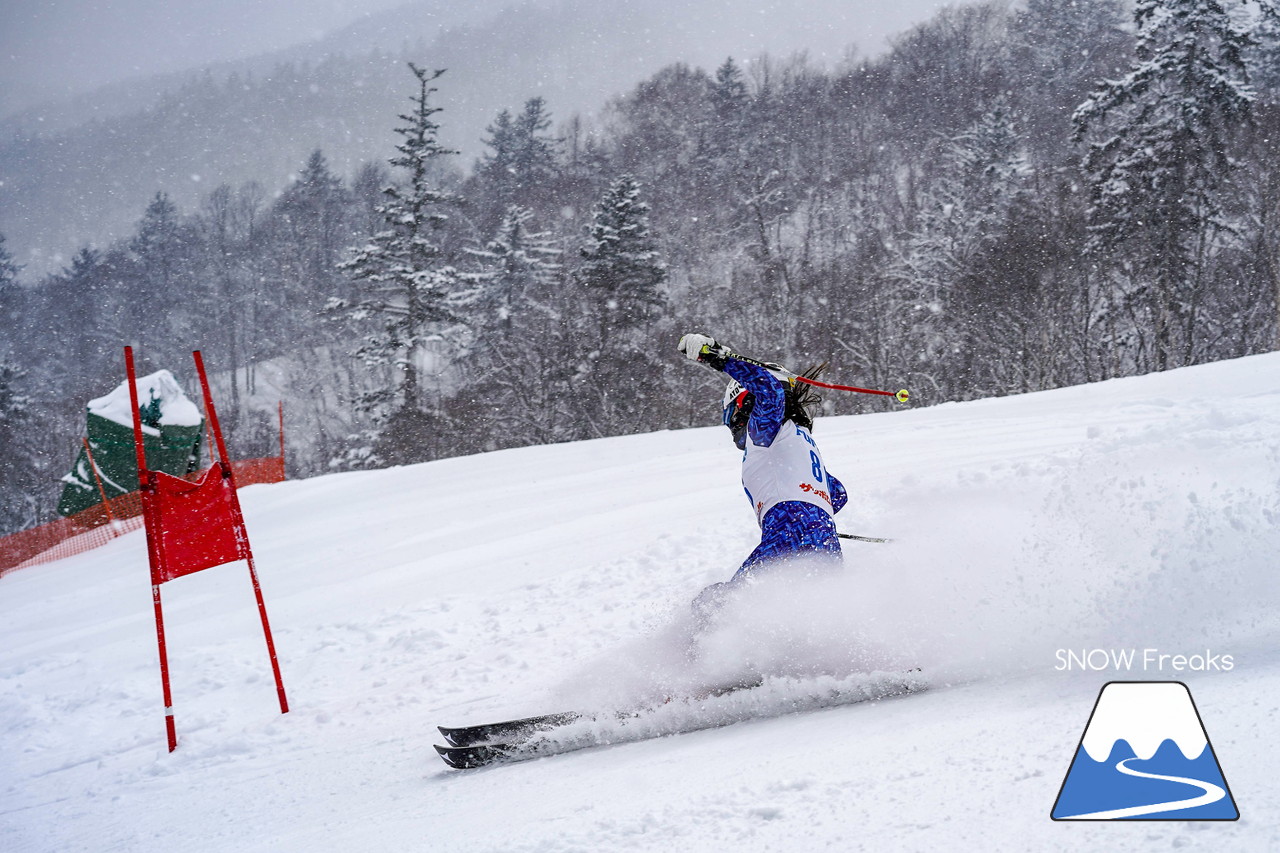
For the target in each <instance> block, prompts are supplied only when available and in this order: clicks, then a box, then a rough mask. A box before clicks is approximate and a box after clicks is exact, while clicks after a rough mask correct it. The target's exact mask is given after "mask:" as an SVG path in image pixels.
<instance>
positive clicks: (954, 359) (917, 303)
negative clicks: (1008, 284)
mask: <svg viewBox="0 0 1280 853" xmlns="http://www.w3.org/2000/svg"><path fill="white" fill-rule="evenodd" d="M942 161H943V164H944V168H945V171H944V173H943V175H942V178H941V179H940V180H939V181H938V182H937V184H936V186H935V187H934V189H933V191H932V192H930V193H929V194H928V196H927V197H926V199H925V201H924V204H923V205H922V207H921V211H920V215H919V223H918V226H917V229H916V231H915V233H914V234H913V235H912V236H911V238H910V240H909V241H908V242H907V244H906V247H905V251H903V253H902V254H901V256H900V257H899V259H898V262H897V264H896V265H895V267H894V270H893V274H894V275H895V276H896V277H897V278H898V280H899V281H900V282H901V284H902V286H903V287H902V289H901V290H900V291H899V293H900V296H899V299H900V300H901V302H900V305H899V309H898V311H897V312H895V313H896V314H897V319H898V321H899V322H901V323H902V324H903V325H904V327H906V328H907V329H909V332H908V339H909V340H910V341H911V344H910V347H911V349H912V351H913V353H912V354H913V356H914V359H915V361H916V364H915V365H914V367H913V369H915V370H918V371H921V372H922V373H923V374H925V375H927V376H929V379H930V381H931V383H932V384H934V385H935V386H944V385H946V384H948V383H958V387H952V388H948V389H947V392H948V395H954V396H955V397H960V398H963V397H967V396H972V394H973V391H974V390H975V389H974V382H975V376H974V372H973V371H974V363H973V362H974V355H975V353H974V352H973V347H972V345H960V346H956V345H955V338H956V333H957V332H959V333H961V334H964V335H966V336H970V337H971V336H973V335H974V334H975V332H977V330H979V329H980V328H981V327H983V326H984V325H985V324H988V323H989V322H990V311H991V310H993V309H994V308H996V307H998V306H999V305H1000V303H1001V302H1002V301H1003V300H1005V299H1007V298H1008V296H1009V294H1008V293H1006V292H1001V291H1000V290H999V289H998V288H997V286H996V284H995V282H994V281H993V280H992V279H993V276H992V275H990V272H991V270H990V269H989V262H990V257H991V254H992V252H993V251H994V249H995V247H996V246H997V245H998V244H999V243H1000V241H1001V240H1002V239H1003V237H1004V235H1005V233H1006V231H1007V229H1008V226H1009V221H1010V212H1011V210H1013V209H1014V206H1015V205H1016V204H1017V202H1018V199H1019V198H1020V196H1021V194H1022V193H1023V191H1024V186H1025V182H1026V178H1027V176H1028V174H1029V171H1030V170H1029V168H1028V166H1027V163H1026V159H1025V156H1024V154H1023V150H1022V140H1021V137H1020V136H1019V134H1018V133H1017V131H1016V129H1015V127H1014V124H1013V119H1012V116H1011V115H1010V113H1009V107H1008V104H1007V102H1005V101H1004V100H1003V99H1000V100H998V101H997V103H996V105H995V106H994V107H993V108H992V109H991V111H990V112H988V113H986V114H985V115H984V116H983V117H982V118H981V119H979V120H978V121H977V122H976V123H974V125H973V126H972V127H970V128H968V129H967V130H966V131H965V132H963V133H961V134H959V135H958V136H957V137H955V138H954V139H952V140H950V141H949V142H948V144H947V145H946V146H945V148H944V150H943V156H942Z"/></svg>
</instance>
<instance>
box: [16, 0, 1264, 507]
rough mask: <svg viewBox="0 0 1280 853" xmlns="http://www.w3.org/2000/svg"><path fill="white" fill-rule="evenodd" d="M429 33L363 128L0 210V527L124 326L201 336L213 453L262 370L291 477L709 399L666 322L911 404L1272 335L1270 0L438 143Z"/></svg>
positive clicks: (509, 115) (520, 115)
mask: <svg viewBox="0 0 1280 853" xmlns="http://www.w3.org/2000/svg"><path fill="white" fill-rule="evenodd" d="M430 63H431V58H430V57H423V58H422V60H421V63H420V64H414V65H411V66H409V67H406V68H405V69H404V72H403V79H402V83H403V89H404V93H403V94H404V97H403V105H404V112H403V113H402V114H401V115H399V116H396V115H388V116H387V117H386V124H385V134H386V136H387V138H388V139H389V140H391V141H393V142H394V144H395V145H396V151H397V153H396V155H395V156H394V157H393V158H391V160H390V161H388V162H373V163H367V164H365V165H364V166H362V167H361V168H360V169H358V170H357V171H356V172H355V173H354V174H351V175H338V174H335V173H334V171H333V170H332V169H331V168H330V165H329V162H328V160H327V158H326V156H325V153H324V149H323V147H321V148H320V149H319V150H317V151H315V153H314V154H312V155H311V157H310V158H309V159H308V160H307V161H306V162H305V163H299V164H297V172H296V176H295V178H294V179H293V180H292V181H291V182H290V183H289V184H288V185H287V186H282V187H264V186H262V185H260V184H256V183H249V184H244V185H239V186H232V185H226V184H224V185H221V186H216V187H214V188H212V189H211V191H210V192H209V193H208V194H207V195H206V196H205V197H204V199H203V201H202V202H201V203H200V204H199V206H198V207H197V208H196V209H193V210H180V209H178V207H177V205H176V204H175V203H174V202H173V201H172V200H171V199H170V198H169V197H168V195H167V194H166V193H165V192H159V193H157V194H156V195H155V197H154V198H153V199H152V201H151V202H150V204H148V205H147V206H146V208H145V209H144V210H140V211H139V212H138V222H137V227H136V229H135V231H134V233H133V235H132V236H130V237H129V238H128V239H125V240H121V241H120V242H118V243H116V244H113V245H110V246H106V247H101V248H92V247H87V246H86V247H80V248H78V249H77V248H75V247H68V253H69V254H70V253H74V257H73V259H72V261H71V263H70V264H69V265H67V266H66V268H65V269H63V270H62V271H60V272H58V273H56V274H52V275H48V276H45V277H43V278H41V279H39V280H36V281H28V280H26V279H24V277H23V274H22V270H21V268H20V267H19V266H18V265H17V264H16V263H15V262H14V260H13V257H12V255H11V254H10V253H9V252H7V251H5V248H4V242H3V237H2V236H0V324H2V325H3V328H5V329H6V332H5V334H4V337H3V338H2V339H0V421H2V422H3V426H2V428H0V532H2V531H9V530H16V529H21V528H23V527H27V526H30V525H32V524H34V523H38V522H41V521H46V520H48V519H49V518H50V517H51V516H52V513H53V507H54V505H55V504H56V501H57V495H58V492H59V489H60V484H59V482H58V481H59V478H60V477H61V476H62V475H63V474H65V473H66V471H67V470H68V468H69V466H70V463H71V461H72V458H73V455H74V449H75V448H76V447H77V446H78V443H79V440H80V436H81V435H82V434H83V428H84V405H85V403H86V402H87V401H88V400H89V399H91V398H93V397H97V396H100V395H102V394H105V393H107V392H108V391H109V390H111V388H113V387H114V386H115V385H117V384H118V383H119V382H120V381H121V380H122V377H123V368H122V358H121V347H122V346H123V345H125V344H133V345H135V346H136V347H137V348H138V350H139V356H140V357H141V360H142V361H141V367H142V369H143V370H148V369H158V368H161V367H164V368H168V369H170V370H172V371H173V372H174V373H175V374H178V375H179V376H180V377H183V378H186V379H190V374H191V369H190V363H191V358H190V352H191V350H192V349H197V348H198V349H200V350H202V352H203V354H204V358H205V362H206V364H207V365H208V366H209V367H210V369H211V370H212V371H214V372H216V373H218V374H219V379H218V392H217V393H218V399H219V406H220V416H221V420H222V422H223V427H224V429H225V430H227V432H228V437H229V443H230V444H231V447H232V451H233V453H234V454H235V455H237V456H241V457H244V456H254V455H265V454H268V453H270V452H272V451H271V448H272V447H273V441H274V434H273V420H272V416H273V414H274V411H275V403H276V401H277V400H278V399H283V400H284V405H285V411H286V423H287V430H288V436H289V446H290V451H289V456H288V460H287V463H288V470H289V473H290V475H291V476H299V477H305V476H312V475H316V474H320V473H324V472H329V471H335V470H350V469H353V468H359V467H370V466H383V465H393V464H406V463H411V462H417V461H423V460H427V459H433V458H439V457H443V456H453V455H460V454H466V453H473V452H477V451H483V450H491V449H497V448H502V447H510V446H518V445H526V444H540V443H547V442H557V441H570V440H578V439H585V438H592V437H599V436H605V435H615V434H622V433H630V432H641V431H649V430H654V429H663V428H674V427H685V426H692V425H707V424H712V423H715V422H716V415H717V414H718V412H717V403H718V400H719V388H720V383H718V382H717V381H716V380H717V377H716V376H715V375H714V374H712V373H711V372H710V371H706V370H699V369H696V368H694V367H692V366H691V365H689V364H686V363H683V358H682V357H680V356H679V354H678V353H676V351H675V343H676V340H677V339H678V336H679V334H680V333H681V332H684V331H691V330H700V331H707V332H710V333H711V334H713V335H716V336H717V337H719V338H720V339H721V340H722V341H723V342H725V343H727V344H728V345H730V346H731V347H734V348H737V349H739V350H741V351H743V352H745V353H748V354H751V355H754V356H756V357H760V358H765V359H769V360H775V361H779V362H781V363H783V364H786V365H787V366H789V367H791V368H793V369H800V368H803V367H806V366H808V365H810V364H813V363H818V362H827V361H829V362H830V363H831V373H830V377H831V378H834V379H836V380H837V381H841V380H843V381H848V382H851V383H853V384H857V385H861V386H867V387H873V388H875V387H883V388H889V389H891V390H896V389H897V388H899V387H907V388H910V389H911V392H912V397H913V401H914V404H917V405H928V404H933V403H939V402H943V401H948V400H966V399H973V398H978V397H987V396H994V395H1002V394H1010V393H1020V392H1027V391H1034V390H1040V389H1046V388H1053V387H1059V386H1063V385H1070V384H1077V383H1082V382H1090V381H1097V380H1101V379H1106V378H1109V377H1116V376H1124V375H1132V374H1137V373H1145V372H1150V371H1157V370H1165V369H1170V368H1174V367H1179V366H1183V365H1188V364H1195V363H1199V362H1205V361H1212V360H1217V359H1224V358H1234V357H1238V356H1243V355H1247V354H1251V353H1257V352H1263V351H1269V350H1272V349H1276V348H1277V347H1278V346H1280V13H1278V12H1277V7H1276V6H1275V5H1274V2H1273V0H1253V2H1244V0H1240V2H1229V3H1226V4H1225V5H1220V4H1219V3H1216V2H1208V0H1137V2H1136V3H1132V4H1130V3H1122V2H1120V0H1075V2H1071V3H1061V2H1055V0H1027V2H1026V3H1025V5H1023V6H1020V7H1011V6H1009V5H1008V4H1007V3H1003V2H988V3H978V4H972V5H966V6H959V7H951V8H947V9H944V10H942V11H941V12H940V13H939V14H938V15H937V16H935V17H934V18H933V19H931V20H930V21H928V22H926V23H924V24H922V25H920V26H918V27H916V28H914V29H912V30H911V31H909V32H907V33H904V34H903V35H902V36H901V37H899V38H898V39H897V40H896V41H895V43H894V45H893V48H892V49H891V50H890V51H889V52H888V53H887V54H885V55H884V56H883V57H881V58H878V59H875V60H865V61H850V62H847V63H845V64H844V65H842V66H840V67H837V68H832V69H827V68H818V67H814V66H813V65H812V64H810V63H808V62H807V61H806V60H805V59H804V58H803V57H796V58H791V59H786V60H781V59H777V58H770V57H762V58H758V59H754V60H743V59H741V58H728V59H726V60H725V61H724V63H723V64H722V65H720V66H719V67H718V68H715V69H713V70H704V69H699V68H693V67H689V66H686V65H679V64H677V65H672V66H669V67H667V68H665V69H663V70H662V71H661V72H659V73H658V74H656V75H654V76H653V77H651V78H650V79H647V80H644V81H642V82H640V83H639V84H638V85H637V86H635V88H634V89H632V90H631V91H629V92H627V93H625V94H622V95H620V96H619V97H617V98H616V99H615V100H614V101H613V102H612V103H611V104H610V106H609V107H608V108H607V109H606V110H605V111H604V112H602V113H601V114H599V115H595V116H570V117H557V115H556V112H555V110H556V105H555V104H554V103H548V102H546V101H545V100H544V99H542V98H537V97H535V98H532V99H530V100H528V101H527V102H525V103H523V104H512V105H510V107H509V108H508V109H506V110H503V111H501V112H500V113H498V114H497V115H495V116H494V118H493V121H492V123H491V124H490V125H489V128H488V131H487V133H486V136H485V138H484V139H483V149H484V154H483V156H481V157H480V158H479V159H477V160H476V161H475V162H473V163H465V162H460V161H461V159H462V158H461V157H459V156H457V155H455V154H453V153H452V152H450V151H449V150H448V149H446V148H444V147H443V146H442V145H441V144H440V142H439V139H438V131H439V129H440V127H441V126H442V125H444V124H447V122H448V113H447V112H441V111H440V110H439V109H438V108H437V107H436V106H435V104H436V103H437V101H438V100H439V94H440V92H441V91H443V90H446V89H447V88H449V87H459V88H465V87H466V86H467V81H466V80H465V79H459V78H456V77H455V76H454V75H453V74H452V73H451V72H449V71H448V70H447V69H446V70H443V71H441V70H439V69H436V68H435V67H434V66H432V65H431V64H430ZM584 73H585V72H584ZM229 85H230V84H229ZM193 132H200V131H199V129H198V128H194V129H193ZM226 132H229V131H228V128H221V129H220V133H226ZM365 132H373V131H372V130H370V129H368V128H366V129H365ZM883 399H884V398H868V397H861V396H856V395H846V394H830V395H828V396H827V399H826V400H825V402H824V408H825V410H826V411H827V412H828V413H851V412H858V411H874V410H880V409H882V408H885V407H886V406H890V405H893V404H892V403H885V402H884V401H883ZM819 429H820V427H819Z"/></svg>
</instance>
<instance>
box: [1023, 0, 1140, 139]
mask: <svg viewBox="0 0 1280 853" xmlns="http://www.w3.org/2000/svg"><path fill="white" fill-rule="evenodd" d="M1123 23H1124V8H1123V5H1122V3H1121V0H1071V1H1070V2H1063V0H1027V2H1026V5H1025V8H1023V9H1021V10H1019V11H1018V12H1016V13H1015V15H1014V21H1013V25H1012V27H1011V31H1010V37H1011V40H1012V42H1013V62H1014V63H1015V68H1016V70H1017V73H1018V80H1019V85H1018V86H1017V88H1016V89H1014V91H1013V97H1014V98H1015V102H1016V104H1017V105H1018V107H1019V112H1020V113H1021V114H1022V115H1023V116H1024V126H1025V128H1026V135H1027V137H1028V143H1029V147H1030V148H1031V149H1032V150H1033V151H1035V152H1037V153H1038V154H1039V159H1048V158H1051V157H1053V158H1062V157H1063V149H1064V146H1063V144H1062V140H1063V139H1064V138H1066V137H1067V136H1069V135H1070V132H1071V110H1073V109H1074V108H1075V106H1076V105H1077V104H1079V103H1080V102H1081V101H1083V100H1084V99H1085V98H1086V97H1087V96H1088V94H1089V92H1090V91H1091V90H1092V89H1093V86H1094V84H1095V83H1096V82H1097V80H1098V79H1099V78H1100V77H1103V76H1106V75H1107V74H1110V73H1114V70H1115V69H1116V68H1118V67H1121V66H1120V63H1123V62H1125V61H1127V60H1128V59H1129V50H1130V48H1131V46H1132V36H1131V35H1130V34H1129V33H1126V32H1125V31H1124V29H1123Z"/></svg>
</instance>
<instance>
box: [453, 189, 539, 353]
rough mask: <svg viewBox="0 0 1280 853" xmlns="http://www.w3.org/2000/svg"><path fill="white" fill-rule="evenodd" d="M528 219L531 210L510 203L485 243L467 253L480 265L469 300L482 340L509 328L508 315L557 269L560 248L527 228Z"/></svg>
mask: <svg viewBox="0 0 1280 853" xmlns="http://www.w3.org/2000/svg"><path fill="white" fill-rule="evenodd" d="M532 218H533V211H531V210H529V209H528V208H526V207H518V206H514V205H513V206H512V207H510V208H508V210H507V215H506V217H505V218H504V219H503V221H502V224H501V225H500V226H499V227H498V234H497V236H496V237H494V239H493V240H491V241H490V242H489V245H488V246H486V247H485V248H484V249H483V250H473V251H472V252H471V254H472V256H473V257H475V258H476V260H477V261H479V263H480V265H481V267H482V269H481V272H479V273H478V274H476V275H475V281H476V282H477V285H478V288H477V293H476V296H475V298H474V300H473V302H472V303H471V310H472V311H473V312H475V313H476V314H477V315H478V321H477V325H478V326H479V327H480V328H479V331H480V338H481V340H482V341H484V340H485V339H486V337H487V336H488V335H491V334H495V333H505V332H508V331H510V329H511V318H512V315H513V314H515V313H516V312H517V310H518V309H520V308H522V307H524V306H525V303H526V301H527V300H529V299H531V298H533V297H536V296H537V295H539V294H540V293H541V292H543V291H544V290H545V289H546V288H547V287H548V286H549V285H550V283H551V282H552V280H553V279H554V278H555V277H556V275H557V274H558V272H559V270H560V264H559V263H558V262H557V261H556V260H555V258H556V257H558V256H559V255H560V250H559V249H558V248H556V247H555V246H554V245H553V241H552V239H551V238H550V236H549V235H547V234H546V233H544V232H536V231H531V230H530V228H529V222H530V220H531V219H532Z"/></svg>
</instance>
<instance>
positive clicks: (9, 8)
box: [0, 0, 967, 116]
mask: <svg viewBox="0 0 1280 853" xmlns="http://www.w3.org/2000/svg"><path fill="white" fill-rule="evenodd" d="M948 1H949V0H798V2H797V3H796V5H797V6H798V7H800V8H798V9H797V11H796V14H795V15H794V16H793V17H792V18H788V17H786V16H782V17H781V18H779V15H778V14H777V10H778V8H779V7H783V8H785V7H787V6H788V5H790V3H789V2H788V0H741V2H734V0H715V1H714V2H700V3H698V4H697V5H698V6H699V7H700V8H701V9H702V11H703V12H704V17H705V13H706V11H707V9H708V8H710V9H715V8H720V9H724V10H730V9H733V10H739V11H735V12H733V13H732V14H727V17H726V18H725V19H724V21H725V27H724V28H725V29H730V30H734V31H735V32H737V31H739V30H742V28H743V25H745V24H746V23H748V22H749V21H750V20H751V19H753V18H756V17H760V18H761V19H762V20H764V19H768V20H771V21H773V28H772V29H769V28H766V29H765V30H764V31H761V32H758V33H756V34H755V36H754V39H755V41H754V42H753V43H751V44H746V45H742V44H738V45H736V46H733V49H732V50H731V51H730V52H732V53H734V54H736V55H738V56H739V57H742V56H752V55H754V54H755V53H756V52H757V51H758V50H764V49H771V50H773V51H775V52H778V53H782V54H785V53H786V52H788V51H790V50H795V49H799V48H808V49H811V50H813V51H815V56H816V57H817V58H823V52H824V51H832V50H835V51H838V50H839V49H841V48H843V47H844V46H845V45H846V44H848V43H849V42H853V41H856V42H858V44H859V47H860V48H861V49H862V50H863V51H869V52H872V53H874V52H877V50H878V49H879V48H881V47H882V46H883V42H884V38H885V37H886V36H887V35H889V34H891V33H897V32H901V31H902V30H903V29H905V28H906V27H907V26H908V25H910V24H911V23H914V22H916V21H920V20H922V19H924V18H926V17H928V16H929V15H930V14H932V13H933V12H935V11H936V10H937V8H938V7H940V6H942V5H945V4H946V3H947V2H948ZM521 2H528V0H510V3H511V5H515V4H518V3H521ZM535 2H536V0H535ZM542 2H548V3H549V2H554V0H542ZM598 2H601V3H622V2H659V3H660V2H663V0H598ZM950 2H967V0H950ZM456 4H462V5H456ZM407 5H410V0H0V116H3V115H7V114H9V113H12V112H13V111H15V110H16V109H19V108H21V107H25V106H31V105H35V104H39V103H41V102H45V101H50V100H55V99H57V98H59V97H60V96H64V95H68V94H75V93H79V92H86V91H90V90H92V89H94V88H97V87H98V86H102V85H105V84H109V83H114V82H117V81H120V80H124V79H127V78H130V77H136V76H139V75H145V74H153V73H157V72H169V71H180V70H184V69H190V68H198V67H200V66H202V65H205V64H208V63H211V62H217V61H221V60H231V59H243V58H246V57H249V56H254V55H256V54H261V53H266V52H269V51H274V50H279V49H282V48H286V47H290V46H293V45H296V44H299V43H302V42H306V41H310V40H312V39H315V38H318V37H320V36H323V35H326V34H328V33H331V32H333V31H334V30H337V29H339V28H341V27H344V26H346V25H349V24H352V23H354V22H356V21H357V20H359V19H360V18H362V17H365V16H368V15H371V14H375V13H380V12H383V11H385V10H387V9H391V8H394V7H397V6H407ZM495 5H496V0H452V2H450V0H442V7H443V8H442V11H443V9H448V10H449V11H448V17H450V18H451V19H453V20H458V19H459V18H464V17H466V15H467V10H468V9H472V10H475V13H476V15H477V16H478V17H480V18H487V17H488V16H489V15H490V14H492V7H493V6H495ZM504 5H505V4H504ZM670 5H674V6H675V8H676V9H677V10H678V9H680V8H682V5H681V4H680V3H674V4H670ZM481 7H486V8H481ZM766 7H767V8H768V11H766ZM801 9H803V14H802V13H801ZM679 15H680V13H679V12H678V11H677V12H674V14H673V17H676V18H678V17H679ZM695 17H697V16H695ZM730 19H733V20H730ZM713 20H714V19H713ZM780 20H781V22H782V23H781V24H780V23H779V21H780ZM679 23H680V21H679V20H673V21H672V24H673V26H676V25H678V24H679ZM706 25H707V23H706V21H703V22H702V23H700V24H699V26H706ZM779 28H780V29H781V30H795V32H781V31H779ZM824 28H825V30H827V31H829V32H824ZM642 35H646V38H650V39H651V38H652V34H642ZM739 35H740V34H739ZM705 36H706V41H707V43H708V46H710V43H711V42H715V41H716V39H715V38H714V36H715V33H712V32H707V33H705ZM392 41H393V43H391V44H387V45H384V47H386V48H388V49H393V50H394V49H396V48H398V47H400V45H399V44H398V43H394V39H393V40H392ZM640 47H642V45H638V48H640ZM716 47H717V49H720V47H721V46H720V45H719V44H718V43H717V44H716ZM678 58H686V57H678ZM687 58H689V59H701V57H692V56H691V57H687ZM825 58H827V59H830V58H831V57H825Z"/></svg>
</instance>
